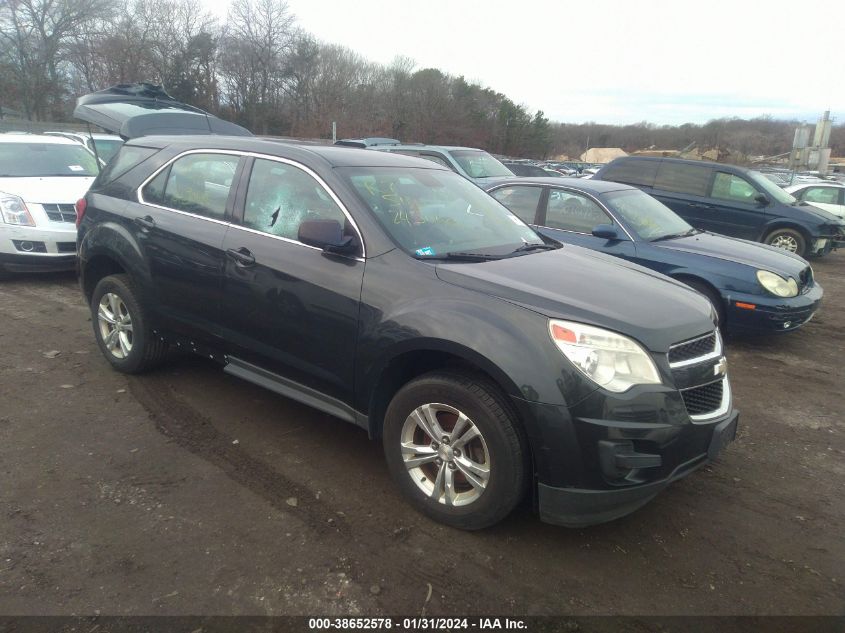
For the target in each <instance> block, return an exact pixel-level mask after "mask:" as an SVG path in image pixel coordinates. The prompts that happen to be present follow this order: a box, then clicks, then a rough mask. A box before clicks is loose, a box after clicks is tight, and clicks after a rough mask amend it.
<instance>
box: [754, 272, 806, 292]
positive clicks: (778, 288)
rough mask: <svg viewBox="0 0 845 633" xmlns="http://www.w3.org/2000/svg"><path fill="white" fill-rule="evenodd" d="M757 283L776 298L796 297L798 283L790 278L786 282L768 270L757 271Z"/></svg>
mask: <svg viewBox="0 0 845 633" xmlns="http://www.w3.org/2000/svg"><path fill="white" fill-rule="evenodd" d="M757 281H759V282H760V285H761V286H763V288H765V289H766V290H768V291H769V292H771V293H772V294H773V295H775V296H776V297H795V296H797V295H798V283H797V282H796V281H795V280H794V279H793V278H792V277H790V278H789V280H788V281H787V280H786V279H784V278H783V277H781V276H780V275H776V274H775V273H770V272H769V271H768V270H758V271H757Z"/></svg>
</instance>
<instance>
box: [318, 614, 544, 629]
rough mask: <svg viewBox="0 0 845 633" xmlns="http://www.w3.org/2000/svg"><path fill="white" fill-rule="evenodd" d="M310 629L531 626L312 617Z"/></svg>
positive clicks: (476, 620)
mask: <svg viewBox="0 0 845 633" xmlns="http://www.w3.org/2000/svg"><path fill="white" fill-rule="evenodd" d="M308 628H309V630H353V629H358V630H378V629H384V630H390V629H394V628H396V629H399V630H408V631H418V630H429V631H451V630H455V629H464V630H472V629H477V630H524V629H526V628H527V625H526V623H525V621H524V620H520V619H518V618H515V619H512V618H426V617H416V618H402V619H401V620H399V619H394V618H309V620H308Z"/></svg>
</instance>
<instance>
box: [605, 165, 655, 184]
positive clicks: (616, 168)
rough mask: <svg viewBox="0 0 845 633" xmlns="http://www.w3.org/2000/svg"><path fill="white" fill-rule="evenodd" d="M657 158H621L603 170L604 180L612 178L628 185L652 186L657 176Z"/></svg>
mask: <svg viewBox="0 0 845 633" xmlns="http://www.w3.org/2000/svg"><path fill="white" fill-rule="evenodd" d="M659 164H660V163H659V162H657V161H656V160H620V161H614V162H612V163H610V164H609V165H608V166H607V167H605V168H604V171H602V174H601V178H602V180H612V181H613V182H621V183H624V184H626V185H637V186H640V187H651V186H653V185H654V179H655V177H656V176H657V166H658V165H659Z"/></svg>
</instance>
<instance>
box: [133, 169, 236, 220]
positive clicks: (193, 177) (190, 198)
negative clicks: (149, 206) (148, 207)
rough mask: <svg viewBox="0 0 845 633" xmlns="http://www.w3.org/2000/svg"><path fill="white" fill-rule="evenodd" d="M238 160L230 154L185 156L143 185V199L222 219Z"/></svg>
mask: <svg viewBox="0 0 845 633" xmlns="http://www.w3.org/2000/svg"><path fill="white" fill-rule="evenodd" d="M238 161H239V158H238V157H237V156H229V155H227V154H189V155H188V156H183V157H182V158H180V159H179V160H177V161H176V162H174V163H173V164H172V165H171V166H170V168H169V169H167V170H165V171H164V172H162V173H161V174H159V175H158V176H156V177H155V178H154V179H153V180H151V181H150V182H149V183H148V184H147V186H146V187H144V190H143V196H144V200H146V201H147V202H153V203H155V204H161V205H163V206H165V207H169V208H171V209H178V210H180V211H187V212H189V213H196V214H198V215H204V216H206V217H209V218H214V219H217V220H222V219H223V216H224V215H225V213H226V200H227V199H228V198H229V189H230V187H231V186H232V179H233V178H234V176H235V168H236V167H237V166H238Z"/></svg>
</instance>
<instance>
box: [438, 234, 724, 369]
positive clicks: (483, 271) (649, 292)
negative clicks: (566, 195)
mask: <svg viewBox="0 0 845 633" xmlns="http://www.w3.org/2000/svg"><path fill="white" fill-rule="evenodd" d="M437 276H438V277H439V278H440V279H442V280H443V281H446V282H448V283H451V284H455V285H457V286H461V287H463V288H467V289H470V290H476V291H478V292H483V293H485V294H488V295H493V296H496V297H500V298H502V299H504V300H506V301H510V302H512V303H516V304H518V305H521V306H524V307H526V308H528V309H530V310H533V311H535V312H539V313H540V314H543V315H545V316H547V317H551V318H561V319H570V320H572V321H577V322H580V323H587V324H590V325H597V326H599V327H604V328H607V329H610V330H614V331H616V332H619V333H621V334H625V335H627V336H631V337H633V338H635V339H637V340H638V341H640V342H641V343H643V344H645V345H646V347H648V348H649V349H651V350H652V351H654V352H659V353H664V352H667V351H669V346H670V345H672V344H673V343H678V342H680V341H684V340H686V339H690V338H693V337H695V336H699V335H701V334H705V333H707V332H711V331H712V330H713V329H714V325H713V314H712V313H713V310H712V308H711V307H710V303H709V302H708V301H707V299H705V298H704V297H702V296H701V295H700V294H698V293H697V292H695V291H693V290H690V289H689V288H688V287H687V286H684V285H683V284H681V283H678V282H676V281H674V280H672V279H669V278H668V277H664V276H663V275H660V274H658V273H654V272H652V271H650V270H648V269H646V268H643V267H641V266H638V265H636V264H630V263H628V262H625V261H622V260H619V259H617V258H615V257H611V256H609V255H604V254H602V253H597V252H595V251H591V250H588V249H584V248H580V247H578V246H571V245H567V246H565V247H563V248H561V249H558V250H556V251H548V252H543V253H536V254H532V255H525V256H522V257H512V258H508V259H501V260H494V261H488V262H479V263H460V264H458V263H455V264H439V265H438V266H437Z"/></svg>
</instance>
